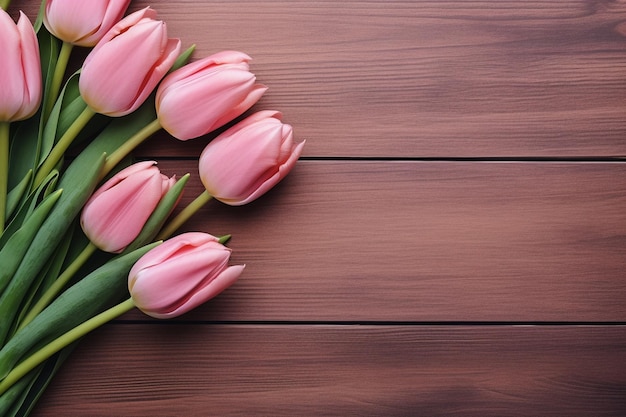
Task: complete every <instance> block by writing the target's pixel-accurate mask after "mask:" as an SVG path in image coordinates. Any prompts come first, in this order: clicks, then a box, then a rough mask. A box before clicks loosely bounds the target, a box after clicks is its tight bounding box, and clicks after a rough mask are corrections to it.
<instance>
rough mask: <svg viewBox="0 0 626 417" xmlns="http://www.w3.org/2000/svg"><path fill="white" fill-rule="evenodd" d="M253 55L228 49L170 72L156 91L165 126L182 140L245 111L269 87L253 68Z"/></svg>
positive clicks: (162, 124) (202, 132) (191, 137)
mask: <svg viewBox="0 0 626 417" xmlns="http://www.w3.org/2000/svg"><path fill="white" fill-rule="evenodd" d="M250 59H251V58H250V57H249V56H248V55H246V54H244V53H242V52H236V51H224V52H220V53H217V54H214V55H211V56H209V57H207V58H204V59H202V60H200V61H196V62H193V63H191V64H188V65H185V66H184V67H182V68H180V69H178V70H176V71H174V72H172V73H171V74H169V75H167V76H166V77H165V78H164V79H163V82H162V83H161V84H160V85H159V88H158V89H157V94H156V110H157V115H158V118H159V122H160V124H161V126H163V128H164V129H165V130H167V131H168V132H169V133H170V134H171V135H172V136H174V137H175V138H178V139H180V140H187V139H193V138H197V137H199V136H202V135H205V134H207V133H209V132H211V131H213V130H215V129H217V128H219V127H221V126H223V125H225V124H226V123H228V122H230V121H231V120H233V119H235V118H236V117H237V116H240V115H241V114H243V113H244V112H245V111H246V110H248V109H249V108H250V107H252V105H253V104H254V103H256V102H257V101H258V100H259V99H260V98H261V96H262V95H263V93H264V92H265V91H266V90H267V87H265V86H264V85H262V84H258V83H256V82H255V81H256V77H255V76H254V74H252V73H251V72H250V71H249V65H248V61H250Z"/></svg>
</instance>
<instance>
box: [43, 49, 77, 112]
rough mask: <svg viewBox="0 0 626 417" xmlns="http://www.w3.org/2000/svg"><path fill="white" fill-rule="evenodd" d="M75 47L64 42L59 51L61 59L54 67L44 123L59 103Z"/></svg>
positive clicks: (58, 59) (59, 58)
mask: <svg viewBox="0 0 626 417" xmlns="http://www.w3.org/2000/svg"><path fill="white" fill-rule="evenodd" d="M73 47H74V45H72V44H71V43H69V42H63V44H62V45H61V50H60V51H59V57H58V58H57V62H56V65H55V67H54V73H53V74H52V82H51V83H50V90H49V91H48V94H47V96H46V105H45V107H44V113H43V117H44V121H47V120H48V117H50V113H51V112H52V107H54V103H55V102H56V101H57V98H58V96H59V91H61V85H62V84H63V77H64V76H65V70H66V69H67V63H68V62H69V60H70V55H71V54H72V49H73Z"/></svg>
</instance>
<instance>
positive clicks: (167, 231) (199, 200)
mask: <svg viewBox="0 0 626 417" xmlns="http://www.w3.org/2000/svg"><path fill="white" fill-rule="evenodd" d="M212 198H213V197H212V196H211V194H209V193H208V192H207V191H206V190H205V191H204V192H203V193H202V194H200V195H199V196H198V197H196V199H195V200H193V201H192V202H191V203H189V205H188V206H187V207H185V208H184V209H183V210H182V211H181V212H180V213H178V215H177V216H176V217H174V218H173V219H172V221H170V222H169V223H168V224H167V225H166V226H165V227H164V228H163V230H161V233H159V235H158V236H157V238H156V240H165V239H167V238H168V237H170V236H171V235H172V234H173V233H174V232H175V231H176V230H178V228H179V227H180V226H182V225H183V223H185V222H186V221H187V220H189V218H190V217H191V216H193V215H194V214H195V213H196V212H197V211H198V210H199V209H200V208H201V207H202V206H204V205H205V204H206V203H208V202H209V201H211V199H212Z"/></svg>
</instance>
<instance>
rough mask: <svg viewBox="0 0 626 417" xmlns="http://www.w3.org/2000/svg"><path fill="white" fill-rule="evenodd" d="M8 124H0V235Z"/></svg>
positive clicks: (5, 188) (4, 207) (4, 208)
mask: <svg viewBox="0 0 626 417" xmlns="http://www.w3.org/2000/svg"><path fill="white" fill-rule="evenodd" d="M10 126H11V123H10V122H0V235H2V232H4V222H5V218H6V212H7V193H8V192H9V190H8V183H9V128H10Z"/></svg>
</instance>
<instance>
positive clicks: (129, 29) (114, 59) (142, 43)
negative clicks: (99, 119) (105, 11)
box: [78, 8, 180, 116]
mask: <svg viewBox="0 0 626 417" xmlns="http://www.w3.org/2000/svg"><path fill="white" fill-rule="evenodd" d="M155 18H156V12H155V11H154V10H153V9H150V8H145V9H143V10H139V11H137V12H135V13H131V14H129V15H128V16H126V17H125V18H124V19H122V20H121V21H120V22H119V23H118V24H117V25H115V26H113V28H112V29H111V30H109V31H108V32H107V33H106V34H105V35H104V37H103V38H102V40H101V41H100V42H98V44H97V45H96V46H95V48H94V49H93V50H92V51H91V53H90V54H89V55H88V56H87V58H86V59H85V62H84V63H83V68H82V72H81V75H80V79H79V82H78V87H79V89H80V93H81V95H82V97H83V100H85V102H86V103H87V104H88V105H89V107H91V108H92V109H93V110H94V111H95V112H97V113H102V114H105V115H108V116H124V115H126V114H128V113H131V112H133V111H135V110H136V109H137V108H138V107H139V106H140V105H141V104H142V103H143V102H144V101H145V100H146V98H148V96H149V95H150V93H151V92H152V90H154V88H155V87H156V85H157V84H158V83H159V81H160V80H161V79H162V78H163V76H165V74H166V73H167V71H169V69H170V68H171V67H172V65H173V64H174V61H176V58H177V57H178V55H179V53H180V40H179V39H169V38H168V37H167V27H166V24H165V22H162V21H160V20H155Z"/></svg>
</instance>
